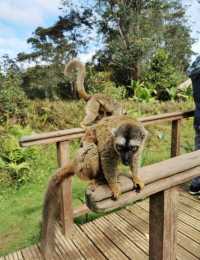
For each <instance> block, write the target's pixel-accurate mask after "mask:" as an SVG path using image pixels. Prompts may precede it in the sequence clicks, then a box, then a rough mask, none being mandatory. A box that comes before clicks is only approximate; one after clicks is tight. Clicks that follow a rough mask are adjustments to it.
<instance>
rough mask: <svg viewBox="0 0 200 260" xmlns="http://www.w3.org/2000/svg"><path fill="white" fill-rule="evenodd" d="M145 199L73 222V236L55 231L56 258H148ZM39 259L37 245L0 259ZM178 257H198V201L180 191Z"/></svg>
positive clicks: (188, 259)
mask: <svg viewBox="0 0 200 260" xmlns="http://www.w3.org/2000/svg"><path fill="white" fill-rule="evenodd" d="M148 204H149V202H148V199H146V200H144V201H141V202H137V203H136V204H134V205H133V206H129V207H126V209H123V210H120V211H118V212H115V213H111V214H109V215H107V216H104V217H101V218H99V219H96V220H94V221H92V222H89V223H86V224H83V225H74V230H73V236H72V238H71V239H65V238H64V237H63V235H62V234H61V232H60V230H58V229H57V234H56V256H55V260H58V259H70V260H75V259H95V260H96V259H109V260H110V259H113V260H116V259H119V260H123V259H135V260H145V259H148V243H149V241H148V238H149V235H148V234H149V231H148V229H149V225H148V222H149V214H148V210H149V209H148ZM24 259H27V260H29V259H35V260H36V259H42V256H41V254H40V250H39V247H38V246H37V245H34V246H31V247H28V248H25V249H22V250H19V251H17V252H14V253H12V254H9V255H7V256H5V257H0V260H24ZM177 259H179V260H197V259H200V203H199V200H198V199H196V198H195V197H192V196H190V195H189V194H187V193H186V192H184V191H181V192H180V197H179V210H178V248H177Z"/></svg>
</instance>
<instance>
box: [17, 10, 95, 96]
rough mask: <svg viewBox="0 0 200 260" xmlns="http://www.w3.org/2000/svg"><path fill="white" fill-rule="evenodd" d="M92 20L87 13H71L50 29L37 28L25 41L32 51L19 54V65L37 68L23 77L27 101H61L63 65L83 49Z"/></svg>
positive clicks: (90, 15)
mask: <svg viewBox="0 0 200 260" xmlns="http://www.w3.org/2000/svg"><path fill="white" fill-rule="evenodd" d="M91 17H92V11H91V10H89V9H84V10H83V11H82V12H81V13H80V12H79V11H75V10H73V9H72V10H71V11H70V12H68V13H67V14H66V15H64V16H60V17H59V18H58V21H57V22H56V23H55V24H54V25H53V26H50V27H48V28H43V27H38V28H37V29H36V30H35V32H34V34H33V37H31V38H29V39H28V40H27V42H28V43H29V44H31V46H32V50H33V51H32V52H31V53H19V54H18V61H20V62H24V61H32V62H35V63H36V64H37V66H35V67H34V68H31V69H28V70H27V72H25V73H24V75H23V79H24V84H23V87H24V89H25V91H26V93H27V94H28V96H29V97H32V98H33V97H35V96H36V97H40V98H51V99H57V98H59V97H63V95H62V93H63V88H64V87H66V85H67V83H66V80H65V79H64V77H63V69H64V67H63V63H65V62H66V61H68V60H69V59H70V58H71V57H73V56H76V55H77V52H78V49H79V48H81V47H84V46H86V43H87V40H86V39H85V38H84V32H85V31H86V30H89V29H92V21H91ZM41 64H43V65H41ZM68 92H70V91H68ZM66 93H67V90H66ZM64 96H65V95H64Z"/></svg>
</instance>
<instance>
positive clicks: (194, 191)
mask: <svg viewBox="0 0 200 260" xmlns="http://www.w3.org/2000/svg"><path fill="white" fill-rule="evenodd" d="M189 193H190V194H191V195H200V185H194V184H191V185H190V189H189Z"/></svg>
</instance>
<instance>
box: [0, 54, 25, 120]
mask: <svg viewBox="0 0 200 260" xmlns="http://www.w3.org/2000/svg"><path fill="white" fill-rule="evenodd" d="M2 64H3V66H2V67H0V68H1V71H0V73H2V74H1V77H0V123H4V122H6V121H8V119H12V122H13V123H17V122H20V123H22V124H25V121H26V115H27V107H28V100H27V98H26V96H25V93H24V92H23V90H22V89H21V88H20V86H21V83H22V78H21V73H20V70H19V68H18V67H17V65H16V63H15V62H14V61H13V60H10V59H9V57H8V56H4V57H3V58H2Z"/></svg>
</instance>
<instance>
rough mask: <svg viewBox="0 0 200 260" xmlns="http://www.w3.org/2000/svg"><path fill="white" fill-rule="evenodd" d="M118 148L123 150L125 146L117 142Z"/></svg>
mask: <svg viewBox="0 0 200 260" xmlns="http://www.w3.org/2000/svg"><path fill="white" fill-rule="evenodd" d="M116 148H117V150H118V151H120V150H123V148H124V146H123V145H122V144H116Z"/></svg>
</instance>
